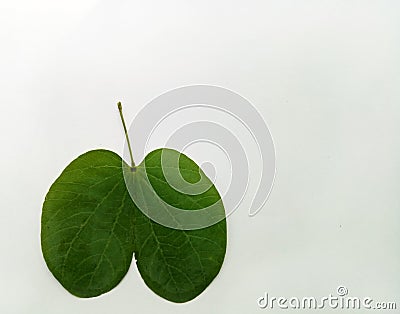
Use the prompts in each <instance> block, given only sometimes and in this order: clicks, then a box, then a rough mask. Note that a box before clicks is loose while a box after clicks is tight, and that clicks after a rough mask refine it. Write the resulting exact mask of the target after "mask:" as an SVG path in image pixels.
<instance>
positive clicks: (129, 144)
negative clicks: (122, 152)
mask: <svg viewBox="0 0 400 314" xmlns="http://www.w3.org/2000/svg"><path fill="white" fill-rule="evenodd" d="M117 105H118V110H119V116H120V117H121V121H122V126H123V127H124V132H125V137H126V141H127V142H128V149H129V155H130V157H131V168H132V170H135V167H136V165H135V162H134V161H133V155H132V147H131V142H130V141H129V136H128V130H127V129H126V124H125V119H124V115H123V114H122V104H121V102H120V101H119V102H118V103H117Z"/></svg>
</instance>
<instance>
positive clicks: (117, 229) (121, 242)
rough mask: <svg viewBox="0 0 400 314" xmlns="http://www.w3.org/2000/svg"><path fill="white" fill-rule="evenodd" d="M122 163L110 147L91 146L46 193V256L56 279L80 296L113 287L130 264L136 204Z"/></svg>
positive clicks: (43, 220) (43, 232)
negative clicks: (96, 148) (97, 148)
mask: <svg viewBox="0 0 400 314" xmlns="http://www.w3.org/2000/svg"><path fill="white" fill-rule="evenodd" d="M122 165H123V162H122V160H121V158H120V157H119V156H118V155H117V154H115V153H113V152H111V151H107V150H94V151H89V152H87V153H85V154H83V155H81V156H79V157H78V158H77V159H75V160H74V161H72V162H71V163H70V164H69V165H68V166H67V168H66V169H65V170H64V171H63V172H62V173H61V175H60V176H59V177H58V179H57V180H56V181H55V182H54V183H53V185H52V186H51V188H50V190H49V192H48V193H47V195H46V199H45V202H44V204H43V211H42V231H41V243H42V251H43V256H44V258H45V261H46V263H47V266H48V267H49V269H50V271H51V272H52V273H53V275H54V276H55V277H56V278H57V280H58V281H59V282H60V283H61V284H62V285H63V286H64V287H65V289H67V290H68V291H69V292H70V293H72V294H73V295H76V296H78V297H94V296H98V295H100V294H103V293H105V292H108V291H110V290H111V289H113V288H114V287H115V286H116V285H117V284H118V283H119V282H120V281H121V280H122V278H123V277H124V276H125V274H126V272H127V271H128V269H129V266H130V264H131V260H132V255H133V249H134V246H133V245H134V233H133V209H134V207H135V206H134V204H133V202H132V200H131V197H130V195H129V193H128V191H127V189H126V186H125V181H124V178H123V171H122Z"/></svg>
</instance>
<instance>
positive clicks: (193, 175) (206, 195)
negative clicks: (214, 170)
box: [125, 149, 227, 303]
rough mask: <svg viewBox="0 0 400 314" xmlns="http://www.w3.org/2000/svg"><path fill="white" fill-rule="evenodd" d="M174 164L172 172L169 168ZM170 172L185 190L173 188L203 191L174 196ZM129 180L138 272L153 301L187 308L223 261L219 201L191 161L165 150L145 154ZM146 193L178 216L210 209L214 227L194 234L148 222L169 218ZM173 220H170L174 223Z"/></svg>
mask: <svg viewBox="0 0 400 314" xmlns="http://www.w3.org/2000/svg"><path fill="white" fill-rule="evenodd" d="M176 160H177V161H178V162H175V161H176ZM174 163H175V164H176V167H174V166H171V165H174ZM163 168H164V169H163ZM174 168H175V169H174ZM171 169H172V170H175V171H176V170H177V169H178V170H179V173H180V175H181V176H182V178H183V179H184V180H185V181H186V184H183V185H182V184H181V185H179V184H178V186H179V187H180V188H181V189H183V190H185V189H187V187H190V186H191V184H195V183H201V186H203V187H206V189H205V191H204V192H202V193H199V194H196V193H194V192H193V193H191V194H189V193H188V191H184V192H182V191H177V190H176V185H175V183H176V182H178V181H179V180H177V179H176V178H177V177H178V174H177V173H173V172H172V173H168V172H169V170H171ZM166 176H168V179H167V178H166ZM179 177H180V176H179ZM146 178H148V180H146ZM125 179H126V176H125ZM131 180H132V181H131V182H128V189H129V188H130V187H133V189H134V191H133V193H132V195H133V196H134V199H135V203H136V205H137V207H135V209H134V215H135V225H134V230H135V257H136V260H137V266H138V269H139V272H140V274H141V275H142V277H143V279H144V281H145V283H146V284H147V285H148V286H149V287H150V289H151V290H153V291H154V292H155V293H156V294H158V295H159V296H161V297H163V298H165V299H167V300H170V301H172V302H179V303H180V302H187V301H189V300H191V299H193V298H195V297H196V296H198V295H199V294H200V293H201V292H202V291H203V290H204V289H205V288H206V287H207V286H208V285H209V284H210V283H211V281H212V280H213V279H214V278H215V277H216V275H217V274H218V272H219V270H220V268H221V266H222V263H223V260H224V256H225V251H226V242H227V239H226V220H225V210H224V207H223V204H222V201H221V197H220V196H219V194H218V191H217V189H216V188H215V186H214V185H213V184H212V182H211V181H210V180H209V179H208V178H207V177H206V176H205V174H204V173H203V172H202V171H201V169H200V168H199V167H198V166H197V164H196V163H195V162H194V161H192V160H191V159H190V158H188V157H187V156H185V155H184V154H181V153H179V152H177V151H175V150H171V149H158V150H155V151H153V152H151V153H150V154H148V155H147V156H146V158H145V160H144V161H143V162H142V163H141V164H140V165H139V166H138V167H137V168H136V171H135V172H132V175H131ZM174 181H176V182H174ZM149 182H150V184H151V186H149ZM171 184H172V185H171ZM149 190H154V192H155V193H156V194H157V195H158V196H159V197H160V198H161V199H162V201H164V202H165V203H168V204H170V205H173V207H176V208H179V209H183V210H180V212H188V211H190V212H196V211H201V210H202V209H204V208H207V207H210V208H212V211H213V214H215V217H219V219H220V221H219V222H218V223H216V224H213V225H211V226H208V227H205V228H202V229H197V228H196V230H179V229H175V228H170V227H166V226H163V225H161V224H159V223H157V222H155V221H154V220H153V219H150V218H149V217H148V216H149V214H150V217H152V215H154V213H156V212H158V214H159V216H157V217H162V215H163V214H165V213H166V215H171V214H170V213H169V212H168V210H166V208H165V207H164V205H162V202H160V201H158V202H159V204H160V205H159V206H156V205H155V204H156V203H154V202H153V201H154V198H155V197H150V194H148V193H147V192H148V191H149ZM146 191H147V192H146ZM140 193H141V195H142V197H141V201H140V205H139V203H137V202H136V201H137V200H138V199H139V198H140ZM138 207H139V208H140V209H138ZM153 207H156V208H153ZM189 214H190V213H189ZM175 216H176V217H172V218H174V219H175V218H176V219H178V218H179V217H177V215H175ZM184 216H185V215H184ZM221 219H222V220H221ZM181 223H182V222H179V224H181Z"/></svg>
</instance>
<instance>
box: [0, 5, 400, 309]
mask: <svg viewBox="0 0 400 314" xmlns="http://www.w3.org/2000/svg"><path fill="white" fill-rule="evenodd" d="M0 17H1V19H0V56H1V58H0V69H1V70H0V86H1V92H0V125H1V135H0V140H1V157H0V158H1V170H0V171H1V172H0V174H1V183H0V184H1V198H0V209H1V212H0V215H1V216H0V223H1V226H0V227H1V228H0V245H1V252H2V253H1V259H0V271H1V278H0V312H1V313H4V314H14V313H17V314H28V313H29V314H58V313H60V314H61V313H65V314H70V313H77V314H87V313H98V314H103V313H104V314H105V313H192V314H195V313H258V312H269V313H281V312H282V311H283V310H279V309H277V310H273V311H272V310H261V309H259V308H258V307H257V303H256V300H257V299H258V298H259V297H260V296H262V295H263V294H264V292H268V293H270V294H271V295H274V296H281V295H282V296H286V297H292V296H298V297H302V296H315V297H323V296H326V295H328V294H329V293H335V291H336V287H337V286H338V285H340V284H341V285H345V286H346V287H347V288H348V289H349V294H350V295H353V296H359V297H365V296H369V297H371V298H373V299H374V300H376V301H396V302H398V307H400V299H399V292H400V273H399V265H400V248H399V239H400V210H399V209H400V193H399V187H400V184H399V183H400V163H399V160H400V141H399V134H400V89H399V86H400V59H399V55H400V3H399V2H398V1H395V0H393V1H383V0H382V1H366V0H365V1H351V0H349V1H344V0H343V1H325V0H318V1H317V0H310V1H294V0H293V1H288V0H279V1H278V0H276V1H261V0H260V1H253V0H248V1H232V0H230V1H225V0H224V1H215V0H214V1H209V0H204V1H187V0H186V1H183V0H180V1H178V0H170V1H161V0H158V1H133V0H130V1H128V0H126V1H122V0H121V1H110V0H109V1H105V0H104V1H95V0H90V1H87V0H79V1H78V0H70V1H65V2H60V1H44V0H36V1H18V0H17V1H4V0H2V1H0ZM199 83H201V84H214V85H218V86H223V87H226V88H229V89H231V90H233V91H235V92H237V93H239V94H241V95H243V96H244V97H246V98H247V99H249V100H250V101H251V102H252V103H253V104H254V105H255V106H256V107H257V109H258V110H259V111H260V113H261V114H262V115H263V117H264V119H265V121H266V122H267V123H268V125H269V128H270V131H271V133H272V135H273V137H274V141H275V147H276V155H277V176H276V182H275V186H274V189H273V191H272V194H271V196H270V199H269V201H268V203H267V204H266V206H265V207H264V209H263V210H262V211H261V212H260V214H258V215H257V216H256V217H255V218H249V217H247V210H246V208H243V209H239V210H238V211H237V212H236V213H235V214H233V215H232V216H231V217H230V219H229V247H228V251H227V257H226V260H225V263H224V265H223V268H222V270H221V273H220V274H219V276H218V277H217V278H216V280H215V281H214V282H213V283H212V284H211V286H210V287H209V288H208V289H207V290H206V291H205V292H204V293H203V294H202V295H201V296H200V297H198V298H196V299H195V300H193V301H191V302H189V303H186V304H181V305H176V304H173V303H170V302H167V301H165V300H163V299H161V298H159V297H158V296H156V295H155V294H154V293H153V292H151V291H150V290H149V289H148V288H147V287H146V286H145V284H144V283H143V281H142V279H141V278H140V276H139V275H138V273H137V272H136V268H135V266H132V267H131V269H130V271H129V273H128V275H127V276H126V277H125V279H124V280H123V282H122V283H121V284H120V285H119V286H118V287H117V288H116V289H114V290H113V291H112V292H110V293H108V294H106V295H103V296H101V297H99V298H94V299H88V300H84V299H78V298H76V297H73V296H71V295H70V294H69V293H68V292H66V291H65V290H64V289H63V288H62V287H61V286H60V285H59V283H58V282H57V281H56V280H55V279H54V277H53V276H52V275H51V273H50V272H49V271H48V269H47V267H46V265H45V263H44V260H43V258H42V255H41V249H40V214H41V206H42V202H43V200H44V197H45V194H46V192H47V190H48V188H49V187H50V185H51V183H52V182H53V181H54V179H55V178H56V177H57V176H58V175H59V173H60V172H61V171H62V169H63V168H64V167H65V166H66V165H67V164H68V163H69V162H70V161H71V160H72V159H74V158H75V157H76V156H78V155H79V154H81V153H83V152H85V151H87V150H89V149H94V148H100V147H102V148H107V149H111V150H114V151H115V152H118V153H120V154H122V151H123V141H124V139H123V134H122V130H121V126H120V121H119V117H118V114H117V111H116V107H115V103H116V101H117V100H122V101H123V102H124V104H125V116H126V118H127V120H128V121H130V120H131V119H133V117H134V116H135V114H136V113H137V112H138V111H139V109H140V108H141V107H142V106H144V105H145V104H146V103H147V102H148V101H149V100H151V99H152V98H154V97H155V96H157V95H159V94H161V93H163V92H165V91H166V90H169V89H172V88H176V87H179V86H182V85H189V84H199ZM136 136H140V134H137V135H136ZM193 158H194V159H196V156H193ZM217 171H218V169H217ZM244 207H245V206H244ZM397 311H398V310H397ZM304 312H305V313H309V312H310V311H309V310H307V311H304ZM325 312H330V311H328V310H324V311H320V313H325ZM370 312H371V313H372V312H373V311H370ZM389 312H393V313H395V312H396V311H389ZM360 313H361V311H360Z"/></svg>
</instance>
